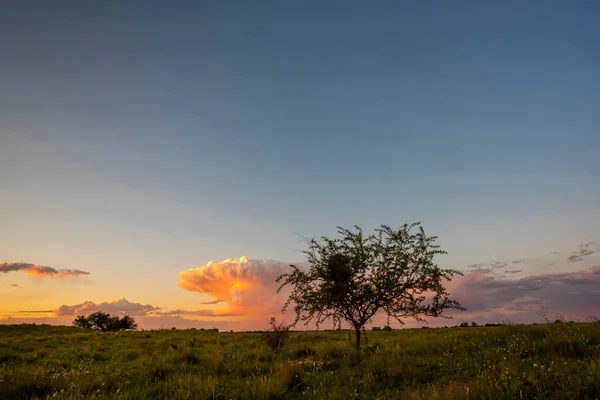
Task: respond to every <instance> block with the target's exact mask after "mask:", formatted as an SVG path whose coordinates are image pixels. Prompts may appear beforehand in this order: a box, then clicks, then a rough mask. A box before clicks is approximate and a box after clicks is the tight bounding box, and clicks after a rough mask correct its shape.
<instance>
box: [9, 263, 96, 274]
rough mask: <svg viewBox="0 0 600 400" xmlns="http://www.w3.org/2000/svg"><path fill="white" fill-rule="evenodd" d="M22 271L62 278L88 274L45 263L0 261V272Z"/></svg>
mask: <svg viewBox="0 0 600 400" xmlns="http://www.w3.org/2000/svg"><path fill="white" fill-rule="evenodd" d="M18 271H24V272H26V273H28V274H29V275H33V276H37V277H38V278H43V277H56V278H64V277H67V276H78V275H89V274H90V273H89V272H87V271H82V270H79V269H56V268H52V267H48V266H46V265H37V264H30V263H25V262H2V263H0V272H2V273H4V274H7V273H9V272H18Z"/></svg>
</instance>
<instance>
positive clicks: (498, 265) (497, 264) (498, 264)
mask: <svg viewBox="0 0 600 400" xmlns="http://www.w3.org/2000/svg"><path fill="white" fill-rule="evenodd" d="M490 265H491V266H492V268H494V269H497V268H504V267H506V266H507V265H508V264H507V263H505V262H500V261H493V262H491V263H490Z"/></svg>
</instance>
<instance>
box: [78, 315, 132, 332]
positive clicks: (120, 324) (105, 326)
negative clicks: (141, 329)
mask: <svg viewBox="0 0 600 400" xmlns="http://www.w3.org/2000/svg"><path fill="white" fill-rule="evenodd" d="M73 325H74V326H77V327H79V328H85V329H94V330H98V331H102V332H112V331H124V330H127V329H137V324H136V323H135V319H133V318H132V317H130V316H129V315H124V316H123V317H122V318H119V317H118V316H116V315H115V316H111V315H110V314H107V313H103V312H101V311H98V312H95V313H93V314H90V315H88V316H87V317H85V316H83V315H80V316H78V317H77V318H75V320H74V321H73Z"/></svg>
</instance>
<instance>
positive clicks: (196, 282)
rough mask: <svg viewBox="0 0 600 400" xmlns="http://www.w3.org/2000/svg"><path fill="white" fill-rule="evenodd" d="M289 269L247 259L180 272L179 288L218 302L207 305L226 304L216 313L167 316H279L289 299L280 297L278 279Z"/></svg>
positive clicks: (186, 312) (186, 313) (211, 311)
mask: <svg viewBox="0 0 600 400" xmlns="http://www.w3.org/2000/svg"><path fill="white" fill-rule="evenodd" d="M289 269H290V268H289V265H288V264H286V263H283V262H281V261H275V260H248V258H246V257H240V258H228V259H226V260H223V261H210V262H209V263H208V264H206V265H204V266H202V267H200V268H194V269H189V270H187V271H183V272H181V273H180V274H179V279H180V281H179V286H180V287H181V288H182V289H185V290H188V291H191V292H198V293H202V294H206V295H208V296H210V297H212V298H214V299H215V300H213V301H211V302H205V303H204V304H216V303H220V302H223V303H224V306H223V307H221V308H217V309H213V310H198V311H184V310H175V311H169V312H168V313H165V314H166V315H174V314H180V315H197V316H214V317H217V316H246V317H261V318H263V317H268V316H271V315H273V316H274V315H279V314H280V312H281V306H282V305H283V303H284V302H285V300H286V299H287V296H286V295H285V294H277V287H278V284H277V283H276V282H275V280H276V279H277V278H278V277H279V276H280V275H281V274H283V273H285V272H288V271H289ZM165 314H163V315H165Z"/></svg>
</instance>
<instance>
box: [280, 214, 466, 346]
mask: <svg viewBox="0 0 600 400" xmlns="http://www.w3.org/2000/svg"><path fill="white" fill-rule="evenodd" d="M415 227H418V231H417V232H416V233H415V232H414V230H413V228H415ZM354 228H355V231H352V230H349V229H345V228H342V227H338V233H339V234H340V235H341V238H335V239H331V238H327V237H324V236H323V237H322V238H321V239H322V240H321V241H318V240H316V239H308V240H307V242H308V245H309V246H308V250H305V251H304V252H303V253H304V254H305V255H306V258H307V263H308V266H309V268H308V270H304V269H300V268H299V267H297V266H295V265H290V267H291V268H292V271H291V272H289V273H286V274H283V275H281V276H280V277H279V278H277V282H278V283H280V286H279V288H278V290H277V291H278V292H280V291H281V290H282V289H283V288H284V287H285V286H288V285H289V286H291V288H292V292H291V294H290V297H289V298H288V300H287V301H286V303H285V305H284V306H283V310H282V311H284V312H285V311H286V310H287V308H288V307H289V306H290V304H292V303H293V308H294V311H295V313H296V319H295V321H294V323H293V324H292V325H291V326H295V325H296V324H297V323H298V322H299V321H302V322H304V323H305V324H306V325H307V324H308V323H309V322H310V321H314V322H315V324H316V325H317V327H318V326H319V325H320V324H321V323H322V322H324V321H325V320H329V319H331V320H332V321H333V324H334V326H335V327H337V328H341V324H342V322H344V321H345V322H347V323H348V324H350V325H351V326H352V328H354V331H355V338H356V342H355V344H356V349H357V350H360V339H361V330H362V329H363V328H364V326H365V324H367V323H368V322H369V321H370V320H371V318H373V316H375V314H377V313H378V312H380V311H383V312H385V313H386V314H387V318H388V324H389V320H390V318H394V319H396V320H397V321H398V322H400V323H402V324H404V322H403V319H406V318H414V319H416V320H418V321H424V319H423V317H427V316H429V317H443V318H450V317H446V316H443V315H442V313H443V311H444V310H446V309H457V310H464V308H463V307H462V306H461V305H460V303H458V302H457V301H454V300H450V299H449V297H448V295H449V294H448V292H447V291H446V288H445V287H444V285H443V283H444V282H443V280H444V279H448V280H450V279H451V277H452V276H454V275H462V274H461V273H460V272H459V271H457V270H452V269H441V268H439V267H438V266H437V265H436V264H434V263H433V258H434V256H435V255H437V254H446V252H445V251H443V250H441V249H440V246H438V245H435V244H434V242H435V240H436V239H437V237H436V236H426V235H425V231H424V230H423V228H422V227H421V226H420V223H418V222H416V223H413V224H411V225H408V224H404V225H403V226H402V227H401V228H400V229H398V230H393V229H392V228H390V227H389V226H387V225H382V226H381V227H380V228H378V229H375V233H374V234H372V235H370V236H365V235H364V234H363V231H362V229H361V228H360V227H358V226H355V227H354Z"/></svg>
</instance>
